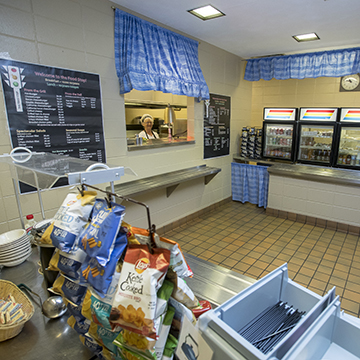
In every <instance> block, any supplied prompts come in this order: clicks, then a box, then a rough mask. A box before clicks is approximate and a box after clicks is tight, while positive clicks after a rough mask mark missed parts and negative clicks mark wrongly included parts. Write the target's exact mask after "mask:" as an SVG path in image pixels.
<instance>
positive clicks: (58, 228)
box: [44, 191, 96, 252]
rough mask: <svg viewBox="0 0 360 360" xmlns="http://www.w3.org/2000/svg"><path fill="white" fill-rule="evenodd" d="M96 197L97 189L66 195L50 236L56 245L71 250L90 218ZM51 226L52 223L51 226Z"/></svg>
mask: <svg viewBox="0 0 360 360" xmlns="http://www.w3.org/2000/svg"><path fill="white" fill-rule="evenodd" d="M95 197H96V192H95V191H83V192H82V194H74V193H70V194H68V195H67V196H66V198H65V200H64V202H63V203H62V205H61V206H60V208H59V210H58V211H57V213H56V214H55V216H54V219H53V220H54V221H53V223H52V225H53V228H52V231H51V234H50V238H51V241H52V244H53V245H54V246H55V247H57V248H58V249H60V250H62V251H64V252H69V251H70V250H71V249H72V248H73V246H74V243H75V240H76V238H77V236H78V235H79V234H80V232H81V230H82V228H83V227H84V226H85V225H86V224H87V222H88V220H89V216H90V213H91V210H92V208H93V205H94V202H95ZM51 227H52V226H51V225H50V226H49V228H51ZM46 232H47V231H45V233H44V236H45V234H46Z"/></svg>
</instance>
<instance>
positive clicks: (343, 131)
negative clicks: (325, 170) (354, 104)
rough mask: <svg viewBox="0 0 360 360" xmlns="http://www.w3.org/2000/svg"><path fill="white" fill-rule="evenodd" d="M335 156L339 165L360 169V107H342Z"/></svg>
mask: <svg viewBox="0 0 360 360" xmlns="http://www.w3.org/2000/svg"><path fill="white" fill-rule="evenodd" d="M335 156H336V161H335V165H336V166H337V167H344V168H350V169H360V108H358V109H350V108H342V109H341V111H340V121H339V140H338V147H337V149H336V155H335Z"/></svg>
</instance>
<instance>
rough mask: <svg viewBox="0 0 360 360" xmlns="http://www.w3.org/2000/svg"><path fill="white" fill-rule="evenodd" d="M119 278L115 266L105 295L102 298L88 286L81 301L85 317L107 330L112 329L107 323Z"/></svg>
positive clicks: (82, 312)
mask: <svg viewBox="0 0 360 360" xmlns="http://www.w3.org/2000/svg"><path fill="white" fill-rule="evenodd" d="M119 279H120V272H118V268H116V270H115V273H114V275H113V278H112V281H111V284H110V286H109V288H108V291H107V293H106V295H105V297H104V298H102V297H101V296H100V295H99V294H98V293H97V292H96V291H95V290H93V289H92V288H91V287H90V288H89V289H88V291H87V292H86V294H85V297H84V301H83V303H82V309H81V314H82V315H83V316H85V317H86V318H87V319H89V320H91V321H93V322H94V323H95V324H97V325H101V326H103V327H105V328H106V329H109V330H111V329H112V327H111V325H110V323H109V316H110V312H111V305H112V303H113V300H114V296H115V293H116V289H117V286H118V283H119Z"/></svg>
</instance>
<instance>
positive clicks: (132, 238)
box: [121, 221, 140, 245]
mask: <svg viewBox="0 0 360 360" xmlns="http://www.w3.org/2000/svg"><path fill="white" fill-rule="evenodd" d="M121 227H122V228H123V230H124V231H125V232H126V237H127V239H128V243H129V244H131V245H140V243H139V241H138V240H137V239H136V237H135V234H134V232H133V231H132V226H131V225H130V224H128V223H126V222H125V221H123V222H122V223H121Z"/></svg>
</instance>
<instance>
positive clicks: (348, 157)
mask: <svg viewBox="0 0 360 360" xmlns="http://www.w3.org/2000/svg"><path fill="white" fill-rule="evenodd" d="M350 164H351V155H350V154H349V155H348V156H347V157H346V165H350Z"/></svg>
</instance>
